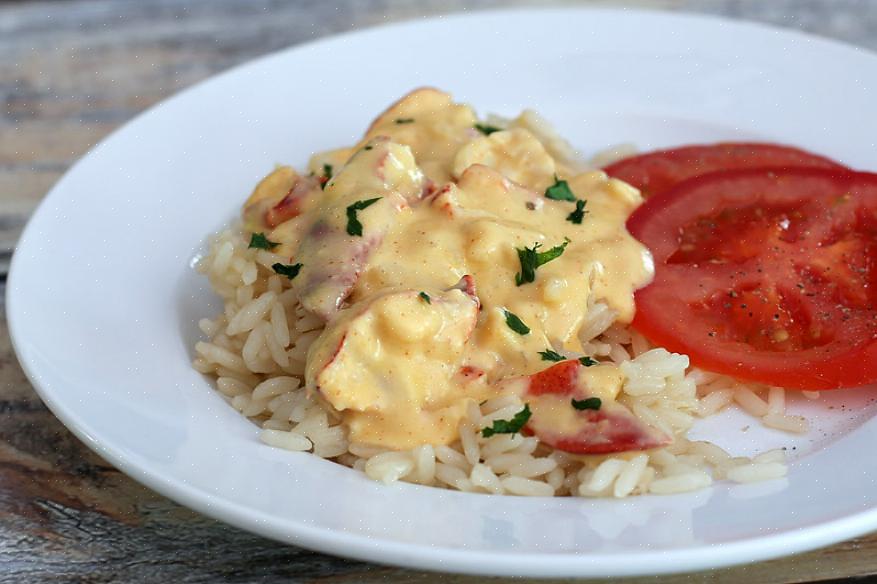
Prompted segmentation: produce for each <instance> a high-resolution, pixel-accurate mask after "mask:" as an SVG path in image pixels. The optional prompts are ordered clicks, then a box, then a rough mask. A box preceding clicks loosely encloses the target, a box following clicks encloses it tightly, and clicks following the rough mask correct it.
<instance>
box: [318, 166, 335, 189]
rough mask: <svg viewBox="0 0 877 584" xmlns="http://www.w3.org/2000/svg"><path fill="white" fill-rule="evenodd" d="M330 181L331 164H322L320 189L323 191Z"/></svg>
mask: <svg viewBox="0 0 877 584" xmlns="http://www.w3.org/2000/svg"><path fill="white" fill-rule="evenodd" d="M331 179H332V165H331V164H323V178H322V179H320V188H321V189H325V188H326V185H327V184H329V181H330V180H331Z"/></svg>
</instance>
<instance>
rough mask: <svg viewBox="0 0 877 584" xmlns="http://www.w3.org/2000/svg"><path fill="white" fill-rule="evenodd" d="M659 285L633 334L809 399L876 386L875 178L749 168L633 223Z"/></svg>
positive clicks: (673, 195)
mask: <svg viewBox="0 0 877 584" xmlns="http://www.w3.org/2000/svg"><path fill="white" fill-rule="evenodd" d="M627 226H628V229H629V230H630V232H631V233H632V234H633V235H634V237H636V238H637V239H639V240H640V241H641V242H642V243H644V244H645V245H646V246H647V247H649V249H651V251H652V253H653V256H654V259H655V266H656V274H655V280H654V282H653V283H652V284H650V285H649V286H647V287H646V288H644V289H642V290H639V291H638V292H637V293H636V304H637V315H636V318H635V319H634V323H633V324H634V326H635V327H636V328H637V329H638V330H640V331H641V332H642V333H643V334H645V335H646V336H647V337H648V338H649V339H650V340H652V341H653V342H655V343H657V344H659V345H661V346H664V347H666V348H668V349H669V350H672V351H677V352H681V353H686V354H688V355H689V357H690V358H691V360H692V363H694V364H695V365H697V366H699V367H702V368H705V369H708V370H711V371H716V372H719V373H726V374H730V375H733V376H735V377H738V378H742V379H747V380H751V381H756V382H761V383H766V384H769V385H777V386H783V387H788V388H800V389H809V390H819V389H836V388H841V387H853V386H860V385H864V384H868V383H872V382H874V381H877V175H875V174H870V173H857V172H852V171H837V170H828V169H812V168H811V169H806V168H797V169H795V168H787V169H750V170H732V171H724V172H716V173H711V174H707V175H704V176H702V177H698V178H694V179H690V180H688V181H686V182H683V183H681V184H680V185H678V186H677V187H676V188H674V189H672V190H670V191H666V192H664V193H663V194H661V195H658V196H655V197H652V198H651V199H649V200H648V201H647V202H646V203H645V204H643V205H642V206H641V207H640V208H639V209H637V211H635V212H634V214H633V215H631V217H630V219H629V220H628V223H627Z"/></svg>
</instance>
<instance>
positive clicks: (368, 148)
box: [363, 145, 372, 150]
mask: <svg viewBox="0 0 877 584" xmlns="http://www.w3.org/2000/svg"><path fill="white" fill-rule="evenodd" d="M371 149H372V147H371V145H369V146H366V147H365V148H363V150H371Z"/></svg>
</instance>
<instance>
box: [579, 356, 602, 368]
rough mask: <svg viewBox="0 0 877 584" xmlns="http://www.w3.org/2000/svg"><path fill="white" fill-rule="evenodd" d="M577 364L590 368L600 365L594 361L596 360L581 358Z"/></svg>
mask: <svg viewBox="0 0 877 584" xmlns="http://www.w3.org/2000/svg"><path fill="white" fill-rule="evenodd" d="M579 363H581V364H582V365H584V366H585V367H591V366H593V365H599V364H600V362H599V361H596V360H594V359H591V358H590V357H582V358H580V359H579Z"/></svg>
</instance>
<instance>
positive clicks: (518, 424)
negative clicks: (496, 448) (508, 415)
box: [481, 404, 533, 438]
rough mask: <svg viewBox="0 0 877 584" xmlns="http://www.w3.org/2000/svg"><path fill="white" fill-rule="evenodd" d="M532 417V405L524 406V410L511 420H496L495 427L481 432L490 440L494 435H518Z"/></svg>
mask: <svg viewBox="0 0 877 584" xmlns="http://www.w3.org/2000/svg"><path fill="white" fill-rule="evenodd" d="M532 415H533V412H531V411H530V404H524V409H523V410H521V411H520V412H518V413H517V414H515V416H514V417H513V418H512V419H511V420H494V421H493V426H491V427H490V428H483V429H482V430H481V435H482V436H484V437H485V438H490V437H491V436H493V435H494V434H517V433H518V432H520V431H521V429H522V428H523V427H524V426H525V425H526V423H527V421H528V420H529V419H530V416H532Z"/></svg>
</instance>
